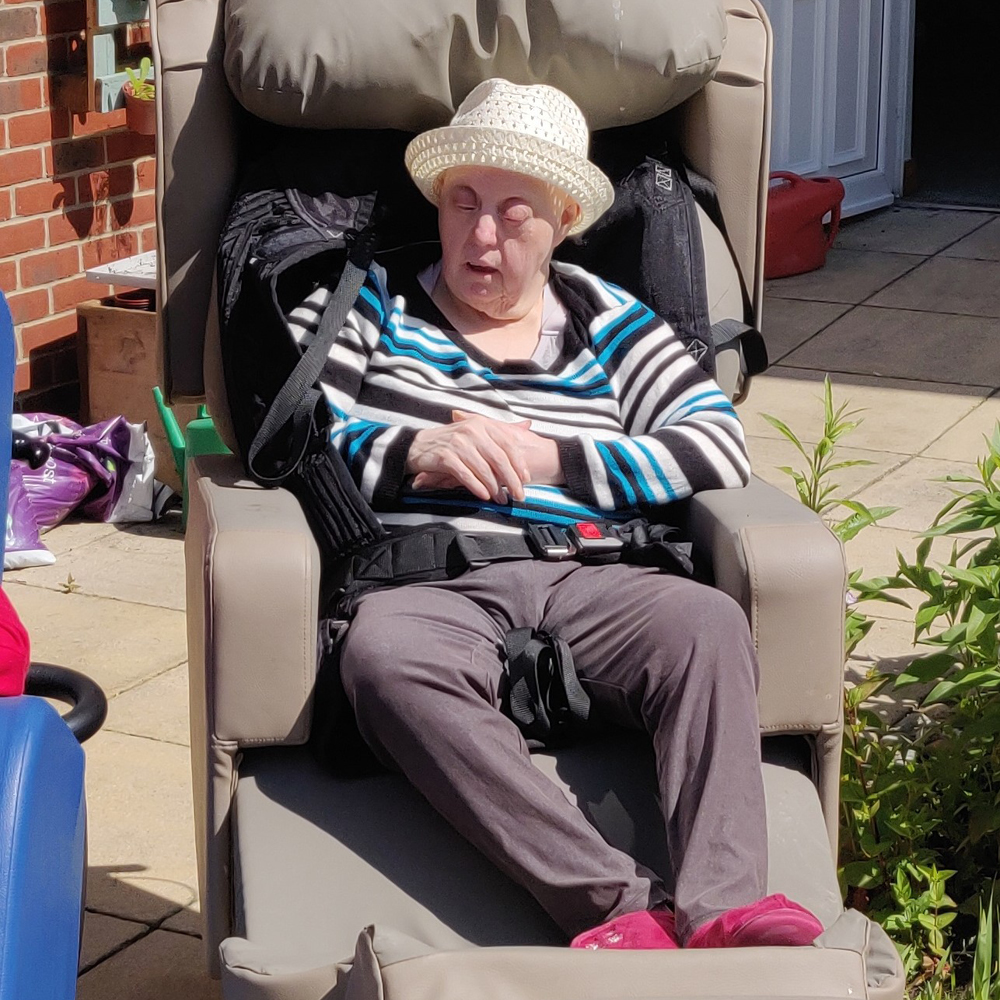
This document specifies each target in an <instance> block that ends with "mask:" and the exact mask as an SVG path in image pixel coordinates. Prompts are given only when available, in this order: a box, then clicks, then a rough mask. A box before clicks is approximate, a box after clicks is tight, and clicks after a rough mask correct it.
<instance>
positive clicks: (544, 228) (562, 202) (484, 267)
mask: <svg viewBox="0 0 1000 1000" xmlns="http://www.w3.org/2000/svg"><path fill="white" fill-rule="evenodd" d="M578 211H579V208H578V206H577V204H576V203H575V202H573V201H571V200H570V199H569V198H567V196H566V195H565V194H564V193H563V192H561V191H559V190H558V189H557V188H554V187H553V186H552V185H550V184H546V183H545V182H544V181H540V180H536V179H535V178H533V177H525V176H523V175H522V174H515V173H511V172H510V171H507V170H499V169H496V168H495V167H453V168H452V169H450V170H448V171H446V172H445V174H444V176H443V178H442V180H441V189H440V194H439V208H438V228H439V230H440V233H441V261H442V269H441V274H442V277H443V279H444V282H445V285H446V286H447V288H448V291H449V292H450V293H451V295H452V296H453V297H454V298H456V299H457V300H458V301H459V302H462V303H464V304H465V305H467V306H470V307H471V308H473V309H475V310H476V311H477V312H480V313H483V314H485V315H487V316H490V317H492V318H494V319H520V318H521V317H522V316H525V315H527V313H528V312H529V311H530V310H531V309H532V307H533V306H534V305H536V304H537V302H538V299H539V297H540V296H541V294H542V290H543V288H544V287H545V282H546V281H547V280H548V276H549V260H550V259H551V257H552V251H553V250H554V249H555V248H556V247H557V246H558V245H559V243H561V242H562V240H563V237H565V235H566V233H567V231H568V230H569V228H570V227H571V226H572V225H573V223H574V222H575V221H576V218H577V213H578Z"/></svg>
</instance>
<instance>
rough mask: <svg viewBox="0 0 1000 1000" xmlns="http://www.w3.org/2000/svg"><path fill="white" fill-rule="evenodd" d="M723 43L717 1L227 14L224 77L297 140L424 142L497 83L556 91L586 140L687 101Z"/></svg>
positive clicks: (300, 8) (345, 1) (380, 4)
mask: <svg viewBox="0 0 1000 1000" xmlns="http://www.w3.org/2000/svg"><path fill="white" fill-rule="evenodd" d="M373 25H377V26H378V27H377V30H374V31H373V30H372V26H373ZM725 39H726V15H725V5H724V4H723V3H722V2H721V0H672V2H671V3H664V2H663V0H629V2H628V3H612V2H611V0H586V2H584V0H549V2H547V3H544V4H542V3H538V4H535V3H531V2H528V0H501V2H498V3H489V4H484V3H481V2H478V0H407V2H406V3H400V2H399V0H365V2H364V3H357V2H356V0H324V2H322V3H319V2H312V3H307V4H299V5H297V6H296V15H295V16H294V17H289V16H288V8H287V5H285V4H280V3H274V2H273V0H229V3H227V4H226V52H225V69H226V76H227V77H228V80H229V85H230V87H231V88H232V90H233V93H234V94H235V95H236V97H237V99H238V100H239V101H240V103H241V104H242V105H243V106H244V107H245V108H246V109H247V110H248V111H250V112H251V113H252V114H254V115H257V116H258V117H259V118H263V119H265V120H267V121H271V122H276V123H278V124H284V125H293V126H297V127H300V128H355V127H361V128H400V129H405V130H410V131H416V130H418V129H424V128H429V127H432V126H435V125H440V124H442V123H444V122H445V121H447V120H448V119H449V118H450V117H451V115H452V114H453V112H454V111H455V108H456V107H457V106H458V104H459V103H460V102H461V101H462V99H463V98H464V97H465V95H466V94H467V93H468V92H469V91H470V90H472V88H473V87H475V86H476V84H478V83H480V82H482V81H483V80H485V79H488V78H489V77H493V76H503V77H507V78H508V79H510V80H513V81H514V82H516V83H548V84H552V85H554V86H557V87H560V88H561V89H563V90H564V91H565V92H566V93H567V94H569V96H570V97H572V98H573V99H574V100H575V101H576V102H577V103H578V104H579V105H580V106H581V107H582V108H583V110H584V112H585V113H586V114H587V117H588V119H589V122H590V126H591V128H595V129H596V128H606V127H609V126H612V125H624V124H631V123H633V122H639V121H645V120H646V119H648V118H653V117H655V116H656V115H658V114H661V113H662V112H664V111H666V110H668V109H669V108H671V107H674V106H675V105H677V104H680V103H681V102H682V101H684V100H685V99H686V98H688V97H690V96H691V95H692V94H694V93H696V92H697V91H698V90H700V89H701V87H703V86H704V85H705V83H707V82H708V80H709V79H711V77H712V75H713V73H714V72H715V68H716V66H717V65H718V62H719V59H720V58H721V56H722V49H723V46H724V43H725Z"/></svg>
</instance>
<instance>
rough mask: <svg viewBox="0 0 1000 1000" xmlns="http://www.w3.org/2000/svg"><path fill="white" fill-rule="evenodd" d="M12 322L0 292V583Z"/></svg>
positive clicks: (10, 400) (7, 467)
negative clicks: (0, 523) (1, 518)
mask: <svg viewBox="0 0 1000 1000" xmlns="http://www.w3.org/2000/svg"><path fill="white" fill-rule="evenodd" d="M14 364H15V350H14V321H13V319H11V315H10V309H9V308H8V306H7V300H6V299H5V298H4V297H3V292H0V512H2V513H3V532H0V580H3V554H4V548H5V545H6V541H7V482H8V480H9V478H10V415H11V412H12V411H13V409H14Z"/></svg>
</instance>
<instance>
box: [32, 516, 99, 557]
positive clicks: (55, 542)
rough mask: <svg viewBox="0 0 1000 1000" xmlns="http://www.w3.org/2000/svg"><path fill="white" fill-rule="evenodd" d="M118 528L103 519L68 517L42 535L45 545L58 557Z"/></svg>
mask: <svg viewBox="0 0 1000 1000" xmlns="http://www.w3.org/2000/svg"><path fill="white" fill-rule="evenodd" d="M117 530H118V528H117V527H116V526H115V525H113V524H105V523H104V522H103V521H81V520H78V519H72V520H70V519H67V520H65V521H63V522H62V524H57V525H56V526H55V527H54V528H52V529H51V530H50V531H47V532H46V533H45V534H44V535H43V536H42V541H43V542H45V547H46V548H47V549H48V550H49V551H50V552H51V553H52V554H53V555H54V556H55V557H56V558H57V559H58V558H59V556H61V555H65V554H66V553H67V552H70V551H71V550H72V549H77V548H80V546H82V545H89V544H90V543H91V542H95V541H97V539H98V538H104V537H105V536H106V535H113V534H114V533H115V532H116V531H117Z"/></svg>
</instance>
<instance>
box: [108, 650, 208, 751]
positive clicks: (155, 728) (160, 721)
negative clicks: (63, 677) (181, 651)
mask: <svg viewBox="0 0 1000 1000" xmlns="http://www.w3.org/2000/svg"><path fill="white" fill-rule="evenodd" d="M104 728H105V729H106V730H108V731H109V732H114V733H127V734H129V735H132V736H145V737H147V738H148V739H153V740H163V741H164V742H167V743H176V744H178V745H180V746H188V744H189V740H190V736H189V731H188V669H187V664H186V663H183V664H181V665H180V666H179V667H173V668H172V669H170V670H167V671H166V672H165V673H162V674H159V675H158V676H156V677H151V678H150V679H149V680H147V681H143V682H142V683H141V684H137V685H136V686H135V687H133V688H131V689H130V690H128V691H125V692H123V693H122V694H119V695H117V696H116V697H114V698H112V699H111V700H110V701H109V702H108V720H107V722H105V724H104Z"/></svg>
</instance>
